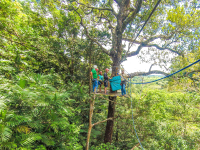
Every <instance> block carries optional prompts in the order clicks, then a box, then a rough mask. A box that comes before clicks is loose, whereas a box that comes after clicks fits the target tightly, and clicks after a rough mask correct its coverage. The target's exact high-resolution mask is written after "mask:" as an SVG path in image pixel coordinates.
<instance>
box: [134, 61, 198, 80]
mask: <svg viewBox="0 0 200 150" xmlns="http://www.w3.org/2000/svg"><path fill="white" fill-rule="evenodd" d="M198 62H200V59H199V60H197V61H195V62H193V63H192V64H190V65H188V66H186V67H184V68H182V69H180V70H178V71H176V72H174V73H172V74H169V75H167V76H165V77H163V78H160V79H157V80H153V81H149V82H143V83H131V84H148V83H153V82H156V81H159V80H162V79H165V78H168V77H171V76H173V75H175V74H177V73H179V72H181V71H183V70H185V69H187V68H189V67H191V66H192V65H194V64H196V63H198Z"/></svg>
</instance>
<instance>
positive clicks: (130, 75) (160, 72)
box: [129, 70, 168, 78]
mask: <svg viewBox="0 0 200 150" xmlns="http://www.w3.org/2000/svg"><path fill="white" fill-rule="evenodd" d="M150 74H163V75H165V76H167V75H168V74H167V73H166V72H163V71H160V70H152V71H149V72H135V73H130V74H129V78H133V77H135V76H147V75H150Z"/></svg>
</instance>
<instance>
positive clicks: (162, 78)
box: [118, 59, 200, 150]
mask: <svg viewBox="0 0 200 150" xmlns="http://www.w3.org/2000/svg"><path fill="white" fill-rule="evenodd" d="M198 62H200V59H199V60H197V61H195V62H193V63H192V64H190V65H188V66H186V67H184V68H182V69H180V70H178V71H176V72H174V73H172V74H170V75H168V76H165V77H163V78H160V79H157V80H153V81H150V82H143V83H131V82H130V80H129V79H128V83H131V84H147V83H152V82H156V81H159V80H162V79H165V78H168V77H170V76H172V75H174V74H177V73H179V72H181V71H183V70H185V69H187V68H189V67H191V66H192V65H194V64H196V63H198ZM118 75H119V74H118ZM121 77H122V76H121ZM122 78H123V77H122ZM123 79H124V78H123ZM126 81H127V80H126ZM131 84H130V85H131ZM129 88H130V93H129V94H130V97H131V110H132V120H133V128H134V131H135V134H136V137H137V140H138V142H139V143H140V146H141V148H142V150H144V148H143V146H142V143H141V142H140V139H139V137H138V134H137V130H136V128H135V122H134V118H133V102H132V95H131V94H132V89H131V86H130V87H129Z"/></svg>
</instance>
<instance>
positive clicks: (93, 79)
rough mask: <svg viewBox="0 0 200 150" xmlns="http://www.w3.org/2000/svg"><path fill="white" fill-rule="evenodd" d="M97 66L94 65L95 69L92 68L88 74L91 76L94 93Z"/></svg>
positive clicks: (96, 85)
mask: <svg viewBox="0 0 200 150" xmlns="http://www.w3.org/2000/svg"><path fill="white" fill-rule="evenodd" d="M97 72H98V68H97V67H95V69H92V71H91V72H90V75H91V77H92V83H93V84H92V85H93V92H94V93H96V92H97V89H98V78H97V77H98V76H97Z"/></svg>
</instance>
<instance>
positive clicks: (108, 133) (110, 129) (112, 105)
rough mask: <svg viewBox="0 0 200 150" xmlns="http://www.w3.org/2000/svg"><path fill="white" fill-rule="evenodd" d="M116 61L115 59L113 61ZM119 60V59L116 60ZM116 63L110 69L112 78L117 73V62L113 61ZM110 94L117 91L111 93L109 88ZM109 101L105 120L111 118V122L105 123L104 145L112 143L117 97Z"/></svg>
mask: <svg viewBox="0 0 200 150" xmlns="http://www.w3.org/2000/svg"><path fill="white" fill-rule="evenodd" d="M114 60H116V59H114ZM118 60H119V59H118ZM115 62H117V63H113V67H112V77H113V76H116V75H117V73H118V72H119V69H120V67H119V65H118V62H119V61H115ZM110 92H111V93H117V91H112V89H111V88H110ZM109 99H110V100H111V101H113V102H111V101H109V106H108V117H107V118H113V120H108V121H107V125H106V131H105V137H104V143H107V142H109V143H111V142H112V134H113V127H114V116H115V104H116V103H115V102H116V99H117V97H116V96H115V97H112V96H110V97H109Z"/></svg>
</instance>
